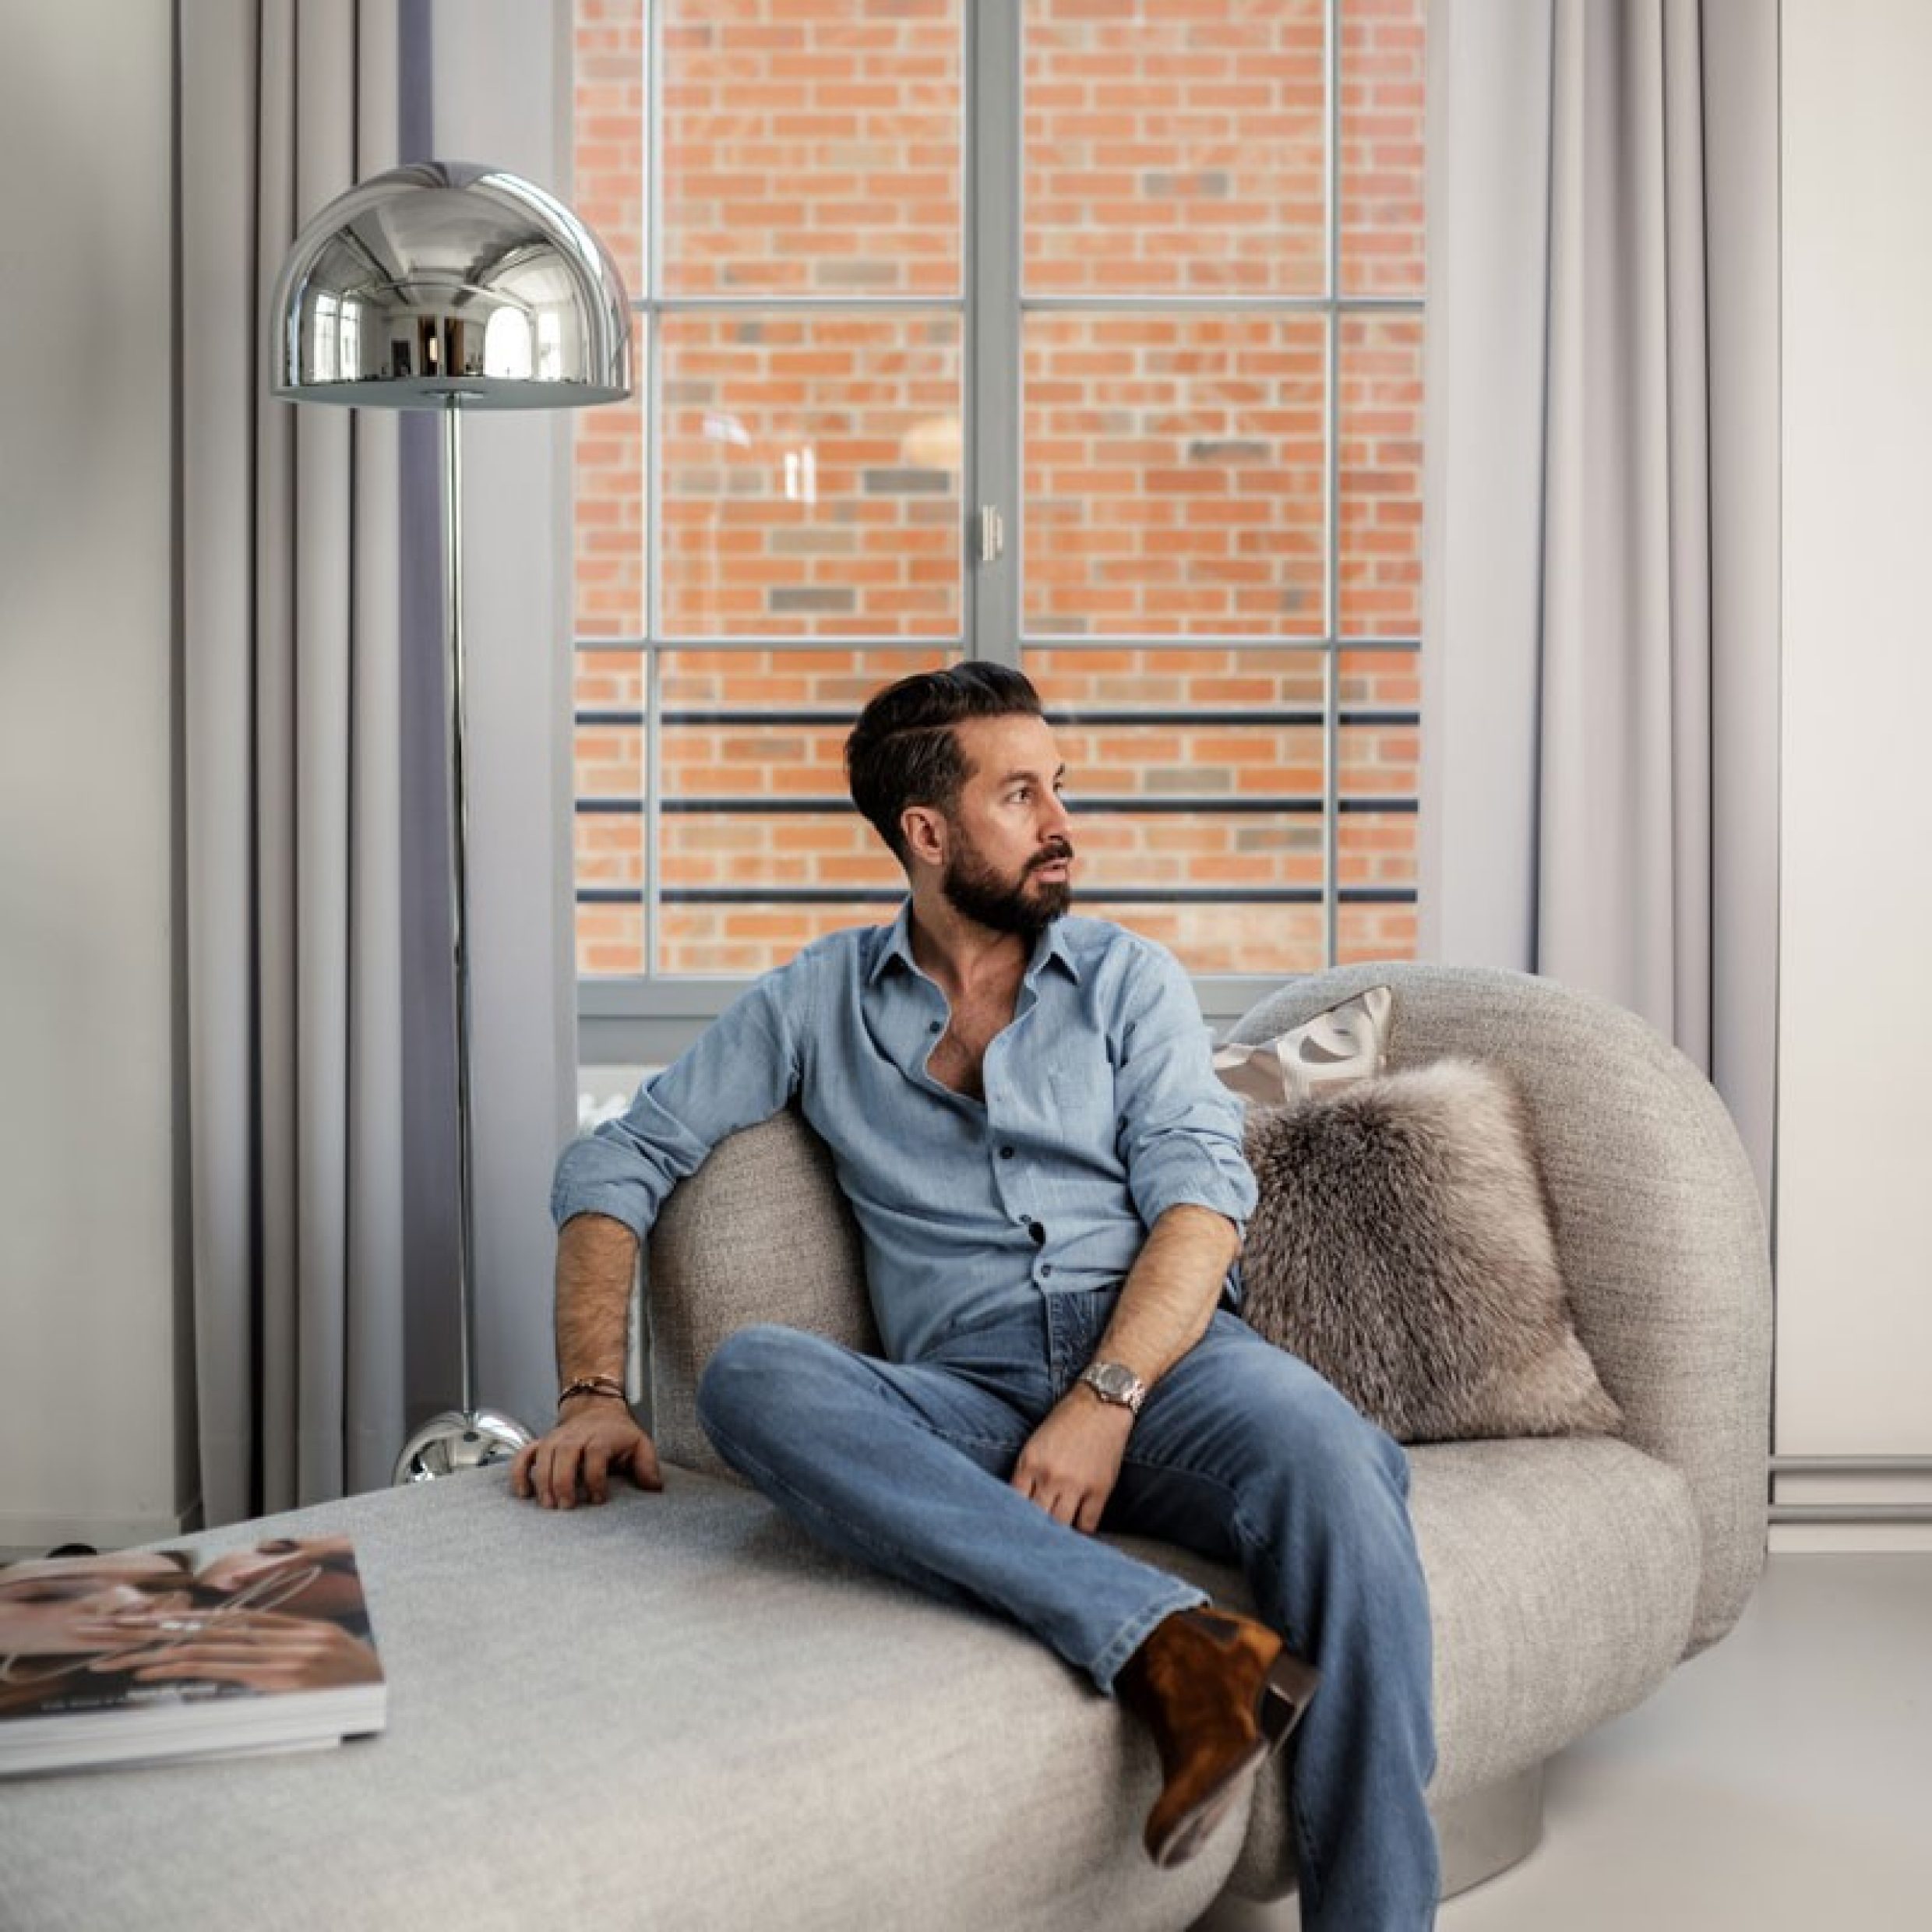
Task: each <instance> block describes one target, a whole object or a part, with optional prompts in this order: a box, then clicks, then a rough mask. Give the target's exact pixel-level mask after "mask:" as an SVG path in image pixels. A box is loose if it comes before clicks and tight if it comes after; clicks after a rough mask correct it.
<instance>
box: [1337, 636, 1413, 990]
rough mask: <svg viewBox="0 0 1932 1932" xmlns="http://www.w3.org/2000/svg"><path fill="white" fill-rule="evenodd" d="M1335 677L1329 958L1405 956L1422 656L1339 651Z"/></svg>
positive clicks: (1409, 936)
mask: <svg viewBox="0 0 1932 1932" xmlns="http://www.w3.org/2000/svg"><path fill="white" fill-rule="evenodd" d="M1336 684H1337V695H1338V701H1339V703H1340V707H1341V709H1340V722H1341V729H1340V732H1339V733H1338V760H1339V769H1338V774H1337V782H1338V789H1339V793H1340V797H1341V813H1340V814H1339V816H1338V820H1337V823H1336V828H1335V831H1336V840H1335V844H1336V856H1335V863H1336V874H1337V883H1338V885H1339V887H1340V889H1341V905H1340V908H1339V910H1338V916H1337V922H1336V936H1335V955H1336V958H1337V960H1338V961H1343V962H1345V961H1350V960H1363V959H1407V958H1410V957H1412V956H1413V955H1414V953H1415V950H1416V907H1415V898H1416V884H1417V873H1416V851H1417V847H1416V834H1417V829H1418V826H1419V819H1418V816H1417V813H1416V809H1415V806H1416V801H1417V797H1418V795H1419V791H1420V789H1421V756H1422V733H1421V710H1420V705H1421V695H1422V692H1421V685H1422V661H1421V658H1420V656H1419V654H1418V653H1416V652H1415V651H1412V650H1410V651H1359V650H1358V651H1345V652H1344V653H1343V654H1342V655H1341V660H1340V662H1339V664H1338V666H1337V677H1336ZM1365 807H1366V808H1368V809H1364V808H1365Z"/></svg>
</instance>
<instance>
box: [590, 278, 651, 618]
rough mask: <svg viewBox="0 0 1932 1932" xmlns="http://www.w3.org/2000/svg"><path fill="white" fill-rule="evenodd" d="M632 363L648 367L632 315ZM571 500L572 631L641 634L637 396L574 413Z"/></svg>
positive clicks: (642, 508) (638, 320)
mask: <svg viewBox="0 0 1932 1932" xmlns="http://www.w3.org/2000/svg"><path fill="white" fill-rule="evenodd" d="M633 328H634V330H635V331H636V335H635V340H634V342H633V354H634V355H635V357H636V363H635V366H636V368H638V369H639V370H640V371H641V370H643V368H645V367H646V359H645V346H644V344H645V323H644V320H643V317H642V316H636V317H633ZM572 428H573V439H572V443H571V457H572V464H573V471H574V474H573V487H574V494H575V498H576V503H575V516H574V524H573V527H574V529H575V531H576V555H575V558H574V559H573V578H572V580H573V583H574V584H575V586H576V634H577V636H580V637H642V636H643V635H644V632H645V627H646V617H645V572H646V564H647V555H648V549H647V543H646V541H645V531H644V519H645V515H646V509H647V506H646V504H645V501H644V467H645V456H644V452H645V449H646V447H647V443H646V438H645V434H644V405H643V397H642V396H641V395H633V396H632V397H630V398H629V400H628V401H626V402H621V403H610V404H605V405H604V406H602V407H599V408H596V409H585V410H580V411H576V421H575V422H574V423H573V425H572Z"/></svg>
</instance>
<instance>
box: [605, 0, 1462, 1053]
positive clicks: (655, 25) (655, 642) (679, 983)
mask: <svg viewBox="0 0 1932 1932" xmlns="http://www.w3.org/2000/svg"><path fill="white" fill-rule="evenodd" d="M1024 5H1025V0H961V221H962V253H961V286H960V288H959V289H958V291H956V293H955V294H953V295H952V296H950V297H933V296H925V295H915V296H878V297H863V296H851V297H839V296H812V295H791V296H785V295H777V296H774V295H770V294H756V295H750V296H738V297H733V296H730V295H717V294H703V295H697V296H666V295H665V294H663V293H662V292H661V291H662V290H663V287H664V273H663V261H662V255H661V249H662V240H663V235H664V226H665V224H664V223H663V221H662V220H661V219H659V218H658V217H659V210H660V206H661V203H660V197H661V185H662V182H663V179H664V171H663V166H662V160H663V141H664V133H665V117H664V111H663V79H664V62H663V55H662V36H663V31H664V12H663V9H661V8H658V7H655V6H653V7H650V23H649V30H648V33H647V41H646V49H647V51H646V54H645V61H646V68H647V72H646V76H645V79H646V86H645V90H644V97H645V100H646V102H647V114H648V115H649V118H650V125H649V129H648V130H647V132H648V139H647V141H646V143H644V152H645V155H646V161H645V169H646V175H645V180H644V182H643V199H644V205H645V207H646V210H647V213H646V220H645V227H646V234H647V255H648V259H647V287H646V288H645V289H644V290H643V291H641V292H639V293H637V294H633V298H632V301H631V308H632V312H633V317H634V318H636V321H637V323H638V324H639V326H640V335H641V338H642V342H643V354H642V355H641V356H640V358H639V365H640V369H641V371H642V383H643V385H647V387H646V388H645V390H644V397H643V405H642V406H643V409H644V411H645V443H644V447H645V457H644V461H645V474H644V478H643V511H644V529H645V533H646V545H647V561H646V570H645V587H646V597H647V612H646V635H645V636H643V638H641V639H636V638H629V637H617V638H608V637H602V638H578V637H576V636H574V634H573V640H572V650H573V658H574V655H575V654H576V651H578V650H605V651H609V650H624V649H629V648H635V649H636V650H638V652H639V654H640V662H641V665H642V669H643V678H644V683H645V689H646V693H647V697H646V706H645V721H644V735H645V747H646V749H645V761H646V767H645V777H644V798H643V816H644V820H645V823H644V827H643V837H644V841H645V874H646V884H645V887H644V900H645V933H644V945H645V949H646V954H645V956H646V958H647V961H648V960H649V959H650V958H651V957H653V956H654V951H655V943H656V923H655V918H654V906H655V903H656V892H655V884H656V870H657V862H658V861H657V853H658V837H659V831H660V816H659V809H658V805H659V797H660V790H661V788H660V785H659V783H658V778H659V771H660V764H659V753H660V748H661V731H662V717H661V701H660V696H659V691H660V682H661V680H660V661H661V656H662V654H663V653H664V652H665V651H666V650H700V649H701V650H707V651H712V650H734V649H742V650H760V651H784V650H789V649H797V650H817V651H823V650H838V649H850V650H867V651H871V652H876V653H879V654H889V653H890V652H892V651H894V650H904V651H905V652H906V653H907V654H908V658H911V657H913V656H914V655H918V656H921V657H930V656H931V655H933V654H960V653H963V654H965V655H967V656H969V657H972V658H982V659H986V660H989V661H994V662H999V663H1004V664H1009V665H1017V666H1021V667H1024V663H1025V661H1026V659H1027V656H1028V653H1029V652H1030V651H1031V650H1038V649H1049V650H1055V651H1066V652H1077V651H1080V650H1120V649H1123V648H1136V647H1144V648H1157V649H1160V650H1188V649H1200V650H1227V649H1234V650H1242V649H1253V650H1295V651H1306V652H1307V653H1308V654H1310V656H1311V657H1317V656H1318V657H1319V658H1320V661H1321V663H1322V665H1323V667H1324V672H1323V703H1322V713H1323V737H1324V750H1323V771H1324V780H1323V792H1322V822H1323V827H1324V836H1323V883H1322V887H1321V893H1322V901H1321V903H1322V906H1323V910H1324V922H1325V927H1326V944H1325V948H1324V950H1325V954H1326V957H1327V958H1328V959H1330V960H1333V959H1334V957H1335V954H1336V950H1337V943H1336V942H1337V929H1338V915H1339V911H1340V908H1341V904H1342V903H1343V896H1342V895H1343V888H1342V887H1341V886H1340V885H1339V883H1338V872H1339V864H1340V851H1339V845H1340V830H1341V816H1342V811H1341V799H1340V749H1341V746H1340V735H1341V704H1340V701H1339V693H1338V689H1337V683H1338V668H1339V661H1340V658H1341V654H1342V653H1343V652H1344V651H1348V652H1370V651H1373V652H1381V653H1387V654H1395V653H1402V652H1411V653H1419V650H1420V647H1421V640H1420V637H1419V635H1417V636H1411V635H1408V634H1403V635H1397V636H1380V635H1375V634H1370V633H1348V634H1343V633H1341V628H1340V566H1341V557H1340V549H1341V482H1340V474H1339V472H1340V452H1341V436H1340V434H1339V417H1340V411H1341V337H1342V328H1343V324H1344V320H1345V318H1346V317H1349V316H1359V315H1378V314H1387V315H1413V316H1417V317H1418V318H1420V317H1422V316H1425V315H1426V291H1423V292H1419V293H1417V294H1412V295H1408V294H1405V295H1397V296H1389V295H1374V296H1370V295H1349V296H1345V295H1344V294H1343V293H1342V292H1341V236H1342V227H1341V208H1340V204H1339V181H1338V175H1339V167H1340V154H1341V109H1342V103H1341V7H1342V5H1343V0H1323V19H1324V121H1325V126H1326V136H1327V138H1326V142H1325V146H1324V190H1323V192H1324V224H1325V234H1324V241H1325V248H1326V258H1327V276H1326V286H1325V288H1324V292H1322V293H1321V294H1315V295H1307V294H1303V295H1282V296H1269V295H1221V294H1212V293H1209V294H1179V295H1174V294H1169V295H1162V296H1137V295H1123V296H1105V295H1092V294H1080V295H1067V296H1053V295H1031V296H1030V295H1028V294H1027V293H1026V292H1025V289H1024V277H1023V271H1022V261H1023V254H1024V219H1023V218H1024V208H1023V184H1024V152H1023V134H1024V59H1025V53H1024V45H1023V31H1024ZM949 305H950V306H952V307H954V308H956V309H957V312H958V313H959V314H960V316H961V329H962V338H963V339H962V344H961V366H962V383H961V387H962V400H963V411H962V417H963V420H962V437H961V444H962V447H961V485H960V487H961V495H960V502H961V512H962V516H961V532H960V535H961V549H960V569H961V587H960V588H961V604H960V612H961V627H960V630H959V632H958V633H957V635H956V636H953V637H951V638H950V639H943V638H939V637H892V636H887V637H878V636H837V635H827V634H820V633H814V634H812V635H810V636H799V637H798V638H796V639H788V638H784V637H781V636H756V637H733V636H717V637H713V636H703V637H696V638H692V637H684V636H679V637H676V638H669V637H667V636H665V634H664V633H663V629H662V625H661V604H660V598H661V583H662V576H661V569H660V567H659V566H660V562H661V556H660V546H661V540H662V525H661V518H660V516H659V514H658V508H659V506H658V496H659V485H660V482H661V474H662V468H661V437H662V428H663V425H662V412H661V409H660V408H659V407H658V397H659V396H660V395H661V385H660V383H659V375H660V366H659V365H660V358H661V347H662V333H663V332H662V330H661V327H659V326H658V321H659V319H660V318H661V317H663V316H675V315H677V314H679V313H681V312H705V313H717V312H721V311H727V310H729V309H731V308H744V309H746V310H747V311H755V312H759V313H760V314H771V313H778V314H782V313H788V312H791V313H806V314H825V313H831V312H837V311H839V310H841V309H844V310H848V311H860V312H866V313H870V314H876V313H880V312H887V311H890V310H891V309H893V308H902V309H910V310H917V311H920V312H931V311H933V310H935V309H939V308H947V306H949ZM1054 312H1061V313H1080V314H1098V313H1107V314H1119V315H1131V314H1135V313H1144V314H1155V313H1158V314H1176V313H1183V314H1185V313H1195V314H1203V315H1209V314H1212V315H1222V314H1233V313H1239V312H1246V313H1257V314H1264V315H1274V316H1290V315H1302V316H1310V315H1313V316H1321V317H1322V318H1323V319H1324V326H1325V340H1326V353H1325V365H1324V396H1323V421H1324V478H1323V517H1324V580H1323V621H1322V629H1321V633H1320V636H1319V637H1314V636H1257V635H1253V634H1248V633H1236V634H1233V635H1220V634H1215V633H1155V634H1151V635H1146V634H1131V633H1119V632H1112V631H1110V632H1106V633H1092V634H1087V635H1079V636H1067V635H1062V634H1058V633H1038V634H1035V635H1032V636H1028V635H1027V634H1026V633H1024V629H1023V627H1022V624H1021V615H1022V612H1023V611H1024V598H1023V595H1022V591H1023V586H1022V583H1021V565H1022V562H1023V560H1024V555H1025V541H1026V524H1025V510H1026V504H1025V496H1024V449H1023V444H1022V435H1023V414H1022V406H1023V402H1024V393H1023V382H1022V373H1023V369H1022V365H1023V358H1024V342H1025V333H1026V324H1027V319H1028V316H1031V315H1038V314H1049V313H1054ZM989 511H994V512H996V513H997V514H998V515H999V517H1000V519H1001V520H1002V521H1003V525H1004V531H1003V545H1002V547H1001V550H1000V554H999V555H998V556H997V557H996V559H992V560H991V561H982V559H980V558H979V555H978V551H979V539H980V535H981V531H982V517H983V516H985V513H987V512H989ZM573 685H574V679H573ZM574 708H575V707H574V703H573V713H574ZM1049 708H1050V700H1049ZM573 809H575V787H574V784H573ZM579 903H581V901H580V898H579V897H578V894H577V892H576V890H574V889H573V895H572V904H573V908H574V907H575V906H576V904H579ZM1298 976H1299V975H1297V974H1296V973H1292V972H1284V973H1282V974H1279V975H1251V974H1225V973H1212V974H1196V975H1192V980H1193V986H1194V989H1195V993H1196V996H1197V999H1199V1001H1200V1007H1201V1011H1202V1015H1203V1017H1204V1019H1205V1020H1206V1021H1207V1024H1209V1025H1210V1026H1211V1028H1213V1029H1214V1030H1215V1031H1216V1032H1217V1033H1219V1032H1221V1031H1224V1030H1225V1028H1226V1026H1227V1025H1228V1024H1230V1023H1231V1022H1232V1021H1234V1020H1236V1019H1237V1018H1239V1016H1240V1015H1241V1014H1243V1013H1244V1012H1246V1010H1248V1009H1249V1008H1250V1007H1251V1006H1253V1004H1254V1003H1256V1002H1257V1000H1259V999H1262V998H1264V997H1265V996H1267V994H1269V993H1271V992H1274V991H1275V990H1276V989H1278V988H1279V987H1280V986H1281V985H1282V984H1283V983H1284V982H1285V980H1287V979H1290V978H1295V977H1298ZM752 983H753V981H752V979H751V978H749V977H746V976H742V975H737V976H724V975H717V976H710V975H707V976H702V977H700V976H695V975H658V974H652V973H650V972H648V971H647V972H646V973H644V974H643V975H635V976H619V975H596V976H592V977H587V976H584V975H581V974H580V975H577V978H576V987H577V1014H578V1058H579V1061H580V1064H582V1065H584V1066H608V1065H629V1066H654V1065H660V1064H663V1063H666V1062H668V1060H670V1059H673V1058H675V1056H676V1055H677V1054H678V1053H679V1052H682V1050H683V1049H684V1048H685V1047H686V1046H687V1045H689V1044H690V1042H691V1041H692V1040H693V1039H694V1038H696V1035H697V1034H698V1033H699V1032H700V1031H701V1030H702V1028H703V1026H704V1025H705V1024H707V1022H708V1021H710V1020H712V1019H714V1018H715V1017H717V1015H718V1014H721V1012H723V1011H724V1009H725V1008H726V1007H728V1006H729V1005H730V1004H731V1003H732V1001H733V1000H735V999H737V998H738V997H739V996H740V995H741V994H742V992H744V991H745V989H746V987H747V986H749V985H751V984H752Z"/></svg>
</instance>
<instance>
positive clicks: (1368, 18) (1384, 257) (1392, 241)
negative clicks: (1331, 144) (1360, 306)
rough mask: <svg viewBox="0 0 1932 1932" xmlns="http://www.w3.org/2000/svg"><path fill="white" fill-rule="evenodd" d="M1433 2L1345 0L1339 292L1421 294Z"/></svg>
mask: <svg viewBox="0 0 1932 1932" xmlns="http://www.w3.org/2000/svg"><path fill="white" fill-rule="evenodd" d="M1427 3H1428V0H1342V5H1341V153H1340V156H1339V161H1340V169H1339V172H1340V175H1341V182H1340V192H1341V292H1342V293H1343V294H1345V295H1416V296H1419V295H1420V294H1422V292H1423V65H1424V62H1423V52H1424V41H1425V30H1424V17H1423V16H1424V12H1425V10H1426V6H1427Z"/></svg>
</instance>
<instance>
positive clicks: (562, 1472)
mask: <svg viewBox="0 0 1932 1932" xmlns="http://www.w3.org/2000/svg"><path fill="white" fill-rule="evenodd" d="M613 1469H621V1470H622V1471H623V1472H624V1473H625V1474H626V1475H628V1476H629V1478H630V1479H631V1480H632V1482H635V1483H636V1485H637V1486H638V1488H640V1490H661V1489H662V1488H663V1487H664V1478H663V1477H662V1476H661V1475H660V1474H659V1473H658V1451H656V1450H655V1449H654V1447H652V1446H651V1441H650V1437H648V1436H647V1435H646V1434H645V1433H644V1432H643V1430H641V1429H640V1428H639V1427H638V1426H637V1419H636V1416H633V1415H632V1413H631V1412H630V1411H629V1408H626V1406H625V1405H624V1404H623V1403H622V1402H619V1401H612V1400H610V1399H609V1398H605V1397H597V1396H588V1397H580V1398H578V1400H577V1401H576V1402H575V1403H573V1405H571V1406H570V1408H569V1412H568V1413H567V1414H566V1415H564V1416H562V1417H560V1418H559V1420H558V1423H557V1426H555V1428H554V1429H552V1430H551V1432H550V1433H549V1434H548V1435H547V1436H545V1437H544V1438H543V1440H541V1442H534V1443H532V1444H531V1445H530V1447H528V1448H527V1449H522V1450H519V1451H517V1454H516V1461H514V1462H513V1463H512V1464H511V1465H510V1472H509V1484H510V1488H511V1490H513V1492H514V1493H516V1495H518V1496H524V1497H534V1498H535V1499H536V1500H537V1501H538V1502H539V1503H541V1504H542V1505H543V1507H545V1509H574V1508H575V1507H576V1505H577V1504H578V1503H579V1501H583V1502H586V1503H604V1502H608V1500H610V1493H611V1490H610V1474H611V1472H612V1470H613Z"/></svg>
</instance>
